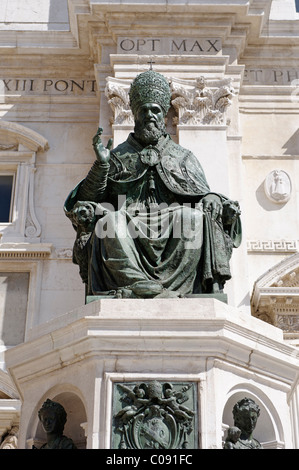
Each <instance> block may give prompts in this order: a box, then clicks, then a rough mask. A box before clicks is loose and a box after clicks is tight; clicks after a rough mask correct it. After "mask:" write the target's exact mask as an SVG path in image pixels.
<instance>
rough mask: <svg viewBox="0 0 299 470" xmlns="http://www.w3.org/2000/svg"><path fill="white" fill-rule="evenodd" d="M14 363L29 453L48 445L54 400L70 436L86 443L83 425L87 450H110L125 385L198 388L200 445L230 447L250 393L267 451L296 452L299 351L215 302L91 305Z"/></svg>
mask: <svg viewBox="0 0 299 470" xmlns="http://www.w3.org/2000/svg"><path fill="white" fill-rule="evenodd" d="M6 361H7V368H8V370H9V372H10V374H11V376H12V377H13V379H14V382H15V383H16V384H17V387H18V390H19V392H20V394H21V397H22V402H23V406H22V416H21V423H20V438H19V446H20V448H26V447H31V445H32V442H41V441H42V440H43V439H44V437H45V436H44V435H43V433H42V431H41V429H40V426H39V423H38V418H37V411H38V409H39V408H40V406H41V404H42V403H43V401H44V400H45V399H46V398H51V399H53V400H56V401H60V402H62V404H63V406H64V407H65V409H66V411H67V413H68V428H67V430H66V431H65V434H66V435H68V436H69V437H72V438H73V439H75V441H76V440H77V442H79V441H80V439H81V441H82V439H83V440H84V436H83V438H82V432H81V434H80V432H79V430H81V431H82V429H83V428H84V430H85V432H86V447H87V448H108V449H109V448H111V445H112V444H111V442H112V441H111V428H112V422H113V411H112V392H113V387H114V384H115V383H116V382H117V383H124V384H126V383H129V382H130V383H132V382H149V381H153V380H158V381H161V382H164V383H165V382H168V383H177V382H179V383H189V382H190V383H191V382H192V384H193V385H194V384H195V387H196V393H197V413H198V415H197V416H196V422H197V423H198V424H196V436H197V437H196V443H197V447H199V448H204V449H209V448H221V446H222V441H223V437H224V435H223V432H224V430H225V428H226V426H229V425H232V422H231V419H232V407H231V405H232V404H234V403H235V402H236V401H238V399H240V397H243V396H247V397H252V398H253V399H254V400H255V401H256V402H257V403H258V404H259V406H260V408H261V418H260V424H259V423H258V427H257V429H256V438H257V439H259V440H260V441H261V442H263V443H265V444H266V447H284V448H292V446H293V444H292V439H293V436H292V432H298V431H296V430H294V429H293V430H292V426H291V419H292V418H290V411H289V406H290V404H292V396H293V395H292V394H295V393H296V387H295V386H294V384H295V383H296V374H297V371H298V365H299V359H298V350H297V349H295V348H293V347H291V346H288V345H286V344H284V343H283V340H282V331H281V330H279V329H278V328H276V327H273V326H271V325H268V324H267V323H265V322H263V321H261V320H259V319H256V318H254V317H251V316H249V315H247V314H245V313H243V312H240V311H238V310H237V309H235V308H234V307H230V306H229V305H227V304H225V303H224V302H221V301H219V300H216V299H200V298H195V299H159V300H155V299H150V300H141V299H136V300H131V299H102V300H99V301H95V302H91V303H89V304H87V305H85V306H82V307H79V308H78V309H76V310H73V311H71V312H69V313H67V314H65V315H63V316H61V317H58V318H56V319H55V320H53V321H49V322H48V323H45V324H43V325H40V326H39V327H35V328H34V329H32V330H31V331H30V333H29V335H28V341H27V342H26V343H24V344H22V345H20V346H17V347H14V348H11V349H10V350H8V351H7V356H6ZM294 406H295V405H294ZM294 406H293V407H292V409H293V410H294V411H296V410H295V408H294ZM78 410H79V411H80V416H77V414H78V413H79V411H78ZM84 445H85V444H82V447H84Z"/></svg>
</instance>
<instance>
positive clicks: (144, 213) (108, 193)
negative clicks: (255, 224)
mask: <svg viewBox="0 0 299 470" xmlns="http://www.w3.org/2000/svg"><path fill="white" fill-rule="evenodd" d="M129 96H130V106H131V109H132V113H133V116H134V120H135V127H134V132H133V133H131V134H129V136H128V138H127V140H126V141H125V142H123V143H121V144H120V145H118V146H117V147H116V148H114V149H113V150H111V146H112V141H111V140H110V141H109V142H108V145H107V147H105V146H104V145H103V143H102V140H101V137H100V135H101V129H99V131H98V133H97V134H96V136H95V137H94V139H93V147H94V150H95V154H96V160H95V162H94V164H93V166H92V167H91V169H90V171H89V173H88V175H87V176H86V178H85V179H84V180H83V181H81V182H80V183H79V184H78V185H77V186H76V188H75V189H74V190H73V191H72V192H71V193H70V195H69V196H68V198H67V200H66V202H65V212H66V215H67V216H68V217H69V218H70V220H71V222H72V224H73V227H74V228H75V230H76V232H77V237H76V240H75V244H74V250H73V261H74V262H75V263H76V264H78V265H79V269H80V275H81V277H82V280H83V282H84V283H85V284H86V294H87V295H96V296H101V295H108V296H109V295H111V296H116V297H123V298H154V297H185V296H187V295H188V296H189V295H192V294H201V293H215V292H222V291H223V286H224V284H225V282H226V281H227V280H228V279H230V277H231V274H230V267H229V260H230V257H231V254H232V249H233V247H237V246H238V245H239V243H240V239H241V224H240V220H239V213H240V211H239V205H238V203H237V202H235V201H230V200H229V199H228V198H227V197H225V196H223V195H221V194H217V193H216V192H214V191H212V190H211V189H210V188H209V185H208V183H207V181H206V178H205V175H204V171H203V169H202V167H201V165H200V163H199V161H198V159H197V158H196V157H195V156H194V155H193V154H192V152H190V151H189V150H187V149H185V148H183V147H181V146H180V145H178V144H177V143H175V142H174V141H173V140H172V139H171V137H170V136H169V135H168V134H167V132H166V127H165V117H166V115H167V112H168V110H169V107H170V99H171V92H170V86H169V83H168V81H167V80H166V79H165V77H164V76H163V75H161V74H159V73H157V72H155V71H153V70H149V71H147V72H144V73H141V74H140V75H138V76H137V77H136V78H135V80H134V81H133V83H132V85H131V88H130V92H129Z"/></svg>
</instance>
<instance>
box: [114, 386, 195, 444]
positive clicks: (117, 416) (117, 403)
mask: <svg viewBox="0 0 299 470" xmlns="http://www.w3.org/2000/svg"><path fill="white" fill-rule="evenodd" d="M196 403H197V396H196V384H194V383H192V382H172V383H169V382H159V381H157V380H153V381H149V382H134V383H133V382H130V383H115V384H114V388H113V406H112V410H113V411H112V412H113V423H112V436H111V442H112V445H111V447H112V449H157V450H158V449H186V448H189V449H190V448H191V449H196V448H197V434H198V429H197V428H198V425H197V409H196Z"/></svg>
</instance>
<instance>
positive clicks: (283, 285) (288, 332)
mask: <svg viewBox="0 0 299 470" xmlns="http://www.w3.org/2000/svg"><path fill="white" fill-rule="evenodd" d="M251 306H252V312H253V315H254V316H255V317H258V318H260V319H261V320H263V321H266V322H267V323H271V324H272V325H275V326H277V327H278V328H281V329H282V330H283V332H284V336H285V338H286V339H288V338H292V339H294V338H297V339H299V253H296V254H294V255H292V256H290V257H288V258H287V259H285V260H283V261H282V262H281V263H279V264H277V265H276V266H274V267H273V268H272V269H270V270H269V271H268V272H267V273H265V274H264V275H263V276H261V277H260V278H259V279H258V280H257V281H256V283H255V285H254V288H253V293H252V297H251Z"/></svg>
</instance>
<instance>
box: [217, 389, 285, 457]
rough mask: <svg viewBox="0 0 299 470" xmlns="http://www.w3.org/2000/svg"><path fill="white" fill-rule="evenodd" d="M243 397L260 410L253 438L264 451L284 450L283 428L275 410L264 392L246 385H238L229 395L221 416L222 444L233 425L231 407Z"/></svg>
mask: <svg viewBox="0 0 299 470" xmlns="http://www.w3.org/2000/svg"><path fill="white" fill-rule="evenodd" d="M245 397H247V398H251V399H252V400H254V401H255V403H256V404H257V405H258V406H259V408H260V415H259V418H258V421H257V425H256V428H255V430H254V432H253V436H254V437H255V438H256V439H257V440H258V441H259V442H260V443H261V444H262V446H263V448H265V449H278V448H284V437H283V428H282V424H281V420H280V418H279V414H278V412H277V410H276V408H275V407H274V405H273V404H272V402H271V401H270V400H269V398H268V397H267V395H266V394H265V393H264V392H262V391H260V390H258V389H257V388H256V387H252V386H248V385H247V384H244V385H238V386H237V387H234V388H233V389H231V391H230V393H229V396H228V398H227V401H226V403H225V406H224V409H223V414H222V428H223V442H224V441H225V438H226V436H227V429H228V427H230V426H233V425H234V419H233V407H234V405H235V404H236V403H237V402H238V401H239V400H241V399H242V398H245Z"/></svg>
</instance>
